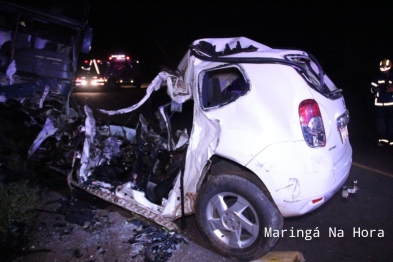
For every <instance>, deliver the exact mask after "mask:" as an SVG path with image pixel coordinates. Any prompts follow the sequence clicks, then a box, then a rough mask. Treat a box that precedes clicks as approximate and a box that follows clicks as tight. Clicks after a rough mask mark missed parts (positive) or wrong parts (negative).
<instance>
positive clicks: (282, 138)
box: [29, 37, 352, 260]
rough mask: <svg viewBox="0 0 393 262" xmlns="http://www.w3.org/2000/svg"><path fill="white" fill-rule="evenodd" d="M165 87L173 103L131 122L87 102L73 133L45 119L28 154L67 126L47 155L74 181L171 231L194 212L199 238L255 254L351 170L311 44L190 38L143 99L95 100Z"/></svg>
mask: <svg viewBox="0 0 393 262" xmlns="http://www.w3.org/2000/svg"><path fill="white" fill-rule="evenodd" d="M164 84H166V85H164ZM162 86H166V88H167V93H168V95H169V96H170V97H171V100H172V102H171V103H169V104H166V105H162V106H161V107H159V108H158V111H157V114H156V116H157V118H156V120H157V122H156V124H152V122H151V121H150V120H148V119H146V118H145V117H144V116H143V115H140V121H139V125H138V126H137V127H136V128H129V127H124V126H113V125H98V124H97V123H96V121H95V119H94V114H93V112H92V110H91V109H90V108H88V107H87V106H85V114H86V118H85V120H84V122H82V124H81V125H80V126H79V128H78V130H79V140H78V139H77V138H75V132H70V131H69V129H67V128H65V126H67V125H68V124H65V125H62V126H61V127H60V125H59V124H58V123H57V122H56V121H55V120H54V119H53V118H48V119H47V121H46V125H45V127H44V129H43V130H42V132H41V133H40V134H39V136H38V137H37V139H36V141H35V142H34V144H33V145H32V146H31V148H30V150H29V155H30V156H31V157H32V156H33V155H34V154H36V153H37V152H38V151H40V148H41V147H42V146H43V143H42V142H43V141H44V140H46V139H47V138H48V137H49V136H53V137H56V141H57V143H61V141H65V140H64V139H63V138H64V136H66V137H67V138H68V139H66V141H67V145H64V146H62V147H59V148H62V150H65V148H66V151H67V153H66V154H63V156H64V157H63V159H58V158H53V161H52V162H51V165H52V167H53V168H54V169H57V170H61V169H63V170H65V169H64V167H67V168H68V169H67V170H68V171H67V172H64V173H66V174H67V175H68V181H69V183H70V185H72V186H76V187H79V188H81V189H83V190H86V191H88V192H90V193H91V194H94V195H96V196H98V197H100V198H102V199H105V200H107V201H109V202H111V203H114V204H116V205H119V206H121V207H123V208H125V209H128V210H130V211H132V212H135V213H137V214H140V215H142V216H144V217H146V218H148V219H151V220H153V221H155V222H156V223H158V224H160V225H162V226H165V227H167V228H168V229H170V230H176V229H177V227H176V224H174V223H173V221H174V220H176V219H178V218H180V217H184V216H186V215H191V214H195V216H196V221H197V223H198V226H199V229H200V231H201V233H202V235H203V236H204V238H205V239H206V241H207V242H208V243H209V244H210V245H211V246H212V247H214V248H215V249H216V250H217V251H218V252H220V253H221V254H223V255H225V256H228V257H230V258H232V259H238V260H253V259H258V258H260V257H262V256H263V255H264V254H266V253H267V252H268V251H269V250H270V249H271V248H272V247H273V246H274V245H275V243H276V242H277V240H278V237H277V235H279V234H272V233H271V232H279V231H280V230H281V229H282V225H283V217H290V216H299V215H302V214H305V213H307V212H310V211H312V210H314V209H316V208H317V207H319V206H321V205H322V204H323V203H325V202H326V201H327V200H328V199H329V198H331V197H332V196H333V194H335V193H336V192H337V191H338V190H339V189H340V188H341V187H342V185H343V184H344V182H345V181H346V179H347V177H348V174H349V171H350V167H351V162H352V148H351V145H350V143H349V140H348V130H347V124H348V121H349V114H348V110H347V109H346V107H345V101H344V97H343V94H342V90H340V89H337V87H336V86H335V85H334V84H333V83H332V81H331V80H330V79H329V78H328V76H327V75H325V73H324V72H323V71H322V68H321V66H320V64H319V63H318V61H317V60H316V59H315V58H314V57H313V56H312V55H310V54H309V53H307V52H305V51H299V50H284V49H272V48H270V47H267V46H265V45H263V44H260V43H258V42H255V41H253V40H250V39H248V38H244V37H238V38H220V39H201V40H196V41H194V42H193V43H192V45H191V46H190V49H189V51H188V52H187V53H186V55H185V56H184V58H183V60H182V61H181V63H180V64H179V66H178V68H177V70H176V71H170V70H164V71H162V72H160V73H159V74H158V75H157V77H156V78H155V79H154V80H153V81H152V82H151V84H150V85H149V86H148V88H147V89H146V95H145V97H144V98H143V99H142V100H141V101H140V102H139V103H138V104H136V105H133V106H131V107H129V108H124V109H119V110H115V111H107V110H104V109H101V110H100V111H101V112H103V113H106V114H109V115H114V114H122V113H127V112H131V111H133V110H135V109H137V108H138V107H139V106H140V105H142V104H143V103H144V102H145V101H147V100H148V99H149V96H150V95H151V94H152V92H153V91H155V90H158V89H159V88H160V87H162ZM190 99H193V100H194V109H193V122H192V128H191V132H187V129H186V128H184V129H183V128H181V129H179V130H172V126H171V122H170V119H171V115H172V114H173V112H176V114H181V111H182V104H183V103H184V102H185V101H187V100H190ZM67 130H68V131H67ZM81 136H82V137H83V139H80V137H81ZM62 137H63V138H62ZM70 141H74V142H73V143H71V142H70ZM75 141H80V143H77V142H75ZM266 232H268V233H266ZM269 232H270V233H269Z"/></svg>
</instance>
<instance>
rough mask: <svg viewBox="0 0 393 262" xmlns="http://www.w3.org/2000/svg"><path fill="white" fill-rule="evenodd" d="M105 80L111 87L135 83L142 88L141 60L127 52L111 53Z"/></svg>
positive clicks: (134, 84)
mask: <svg viewBox="0 0 393 262" xmlns="http://www.w3.org/2000/svg"><path fill="white" fill-rule="evenodd" d="M105 81H106V82H107V83H108V85H109V86H110V87H121V86H122V85H133V86H135V87H137V88H140V87H141V85H142V75H141V70H140V66H139V61H138V60H133V59H131V57H130V56H127V55H125V54H117V55H111V56H110V57H109V60H108V65H107V68H106V71H105Z"/></svg>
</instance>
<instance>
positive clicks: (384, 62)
mask: <svg viewBox="0 0 393 262" xmlns="http://www.w3.org/2000/svg"><path fill="white" fill-rule="evenodd" d="M391 67H392V62H391V61H390V60H389V59H386V58H385V59H384V60H382V61H381V62H380V63H379V69H380V70H381V71H382V72H384V71H388V70H390V68H391Z"/></svg>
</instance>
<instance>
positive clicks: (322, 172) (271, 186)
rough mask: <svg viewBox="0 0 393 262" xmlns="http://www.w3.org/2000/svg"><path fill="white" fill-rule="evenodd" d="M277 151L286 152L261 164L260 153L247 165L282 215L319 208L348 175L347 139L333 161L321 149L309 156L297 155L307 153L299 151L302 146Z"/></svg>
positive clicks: (295, 214) (349, 162)
mask: <svg viewBox="0 0 393 262" xmlns="http://www.w3.org/2000/svg"><path fill="white" fill-rule="evenodd" d="M280 147H282V146H280ZM277 150H279V151H280V152H285V153H282V154H281V157H280V160H279V161H278V160H275V161H270V162H267V163H263V164H261V160H262V159H264V158H263V157H264V156H262V155H261V156H258V157H257V158H256V159H254V160H253V161H252V162H250V164H249V165H248V167H249V168H250V169H252V170H253V171H254V172H255V173H256V174H257V175H258V176H259V177H260V178H261V180H262V181H263V182H264V184H265V185H266V187H267V188H268V190H269V191H270V194H271V196H272V198H273V200H274V201H275V203H276V205H277V207H278V209H279V210H280V212H281V214H282V215H283V216H284V217H292V216H300V215H303V214H306V213H308V212H311V211H313V210H315V209H316V208H318V207H320V206H321V205H323V204H324V203H325V202H326V201H328V200H329V199H330V198H331V197H332V196H333V195H334V194H335V193H336V192H337V191H339V190H340V188H341V187H342V186H343V184H344V183H345V181H346V180H347V178H348V176H349V172H350V169H351V165H352V147H351V145H350V144H349V142H347V143H346V145H345V146H344V147H343V148H342V150H341V151H340V157H339V158H337V155H335V156H336V158H335V161H333V158H332V154H331V153H330V152H326V151H322V150H321V151H319V152H318V153H316V151H315V150H314V149H313V150H314V151H313V153H312V154H310V155H308V157H299V156H302V155H306V154H305V153H304V152H303V154H300V151H302V149H300V150H299V148H296V147H292V148H290V149H288V148H287V150H286V151H283V148H279V149H278V148H276V149H275V150H273V151H277ZM307 150H309V149H307ZM269 151H271V150H269ZM271 153H273V152H270V154H271ZM263 155H265V153H263ZM283 156H284V157H283ZM258 159H260V160H259V161H258ZM282 159H284V160H282Z"/></svg>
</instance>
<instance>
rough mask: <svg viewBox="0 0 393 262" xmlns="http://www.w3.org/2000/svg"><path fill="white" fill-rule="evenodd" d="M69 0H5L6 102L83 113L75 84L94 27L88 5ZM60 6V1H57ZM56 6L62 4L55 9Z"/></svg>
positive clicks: (0, 70) (1, 24)
mask: <svg viewBox="0 0 393 262" xmlns="http://www.w3.org/2000/svg"><path fill="white" fill-rule="evenodd" d="M68 2H69V1H67V2H66V1H63V2H59V1H57V2H56V3H52V4H49V3H40V2H32V1H23V0H16V1H12V2H7V1H0V80H1V85H0V101H1V102H2V103H5V102H6V101H8V100H12V99H13V100H16V101H18V102H20V103H21V104H22V105H23V106H24V107H27V108H30V109H33V110H38V111H39V110H49V109H50V110H53V111H56V112H58V113H60V114H64V115H72V116H79V115H80V114H81V113H82V112H81V111H80V110H79V108H78V106H77V104H76V103H75V100H74V99H73V97H72V92H71V89H72V87H73V82H74V78H75V72H76V69H77V64H78V57H79V55H80V53H88V52H89V51H90V44H91V41H92V29H91V27H89V26H88V25H87V23H86V13H85V11H84V10H85V7H84V6H80V5H79V4H78V6H77V7H76V8H75V6H74V8H72V6H70V4H69V3H68ZM53 5H55V6H53ZM55 7H56V8H55Z"/></svg>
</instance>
